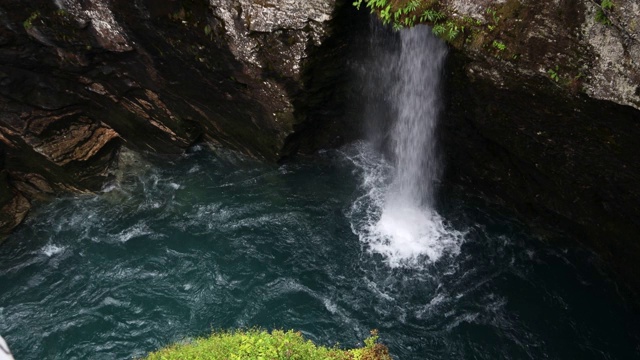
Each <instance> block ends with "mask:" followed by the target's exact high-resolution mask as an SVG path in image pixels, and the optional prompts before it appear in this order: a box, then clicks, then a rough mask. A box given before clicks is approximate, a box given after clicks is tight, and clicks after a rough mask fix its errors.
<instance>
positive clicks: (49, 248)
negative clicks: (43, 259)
mask: <svg viewBox="0 0 640 360" xmlns="http://www.w3.org/2000/svg"><path fill="white" fill-rule="evenodd" d="M66 248H67V247H66V246H58V245H55V244H47V245H46V246H45V247H43V248H42V253H43V254H45V255H47V256H48V257H52V256H53V255H56V254H60V253H61V252H63V251H64V250H65V249H66Z"/></svg>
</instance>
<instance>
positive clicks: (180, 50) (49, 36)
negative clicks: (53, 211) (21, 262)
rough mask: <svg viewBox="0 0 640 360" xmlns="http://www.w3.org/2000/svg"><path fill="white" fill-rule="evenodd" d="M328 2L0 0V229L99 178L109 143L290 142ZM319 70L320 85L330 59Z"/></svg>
mask: <svg viewBox="0 0 640 360" xmlns="http://www.w3.org/2000/svg"><path fill="white" fill-rule="evenodd" d="M337 8H338V9H344V8H345V7H344V6H338V7H337ZM274 9H276V10H277V9H281V10H282V11H284V12H285V13H289V14H290V16H283V14H281V13H273V11H274ZM282 11H281V12H282ZM335 11H337V10H336V2H335V0H314V1H311V2H299V1H290V0H273V1H266V2H256V3H254V2H250V1H245V0H228V1H226V0H225V1H217V0H216V1H213V0H211V1H207V0H181V1H175V0H136V1H124V0H112V1H111V0H86V1H79V0H55V1H54V0H29V1H27V0H6V1H3V2H2V3H1V4H0V149H2V152H1V153H0V155H1V156H0V159H2V161H1V162H0V165H1V167H0V174H1V176H0V189H1V190H2V194H1V195H0V208H1V209H2V216H0V235H1V234H6V233H7V232H8V231H9V230H10V229H11V228H13V227H15V226H16V225H17V224H18V223H20V221H21V220H22V219H23V218H24V214H26V211H27V210H28V208H29V203H30V202H32V201H33V200H37V199H44V198H47V197H49V196H52V195H55V194H59V193H61V192H67V191H72V192H88V191H95V190H98V189H100V187H101V186H102V185H103V184H104V182H105V181H106V180H107V179H108V178H109V176H110V172H111V169H112V168H113V167H114V166H115V165H116V163H117V154H118V151H119V149H120V147H121V146H126V147H127V148H130V149H133V150H136V151H139V152H144V153H149V154H156V155H169V156H171V155H176V154H180V153H182V152H183V151H184V150H185V149H186V148H188V147H189V146H190V145H191V144H193V143H194V142H196V141H201V140H204V141H208V142H210V143H212V144H214V145H218V146H224V147H227V148H231V149H235V150H238V151H241V152H243V153H246V154H248V155H250V156H254V157H257V158H262V159H266V160H270V161H276V160H278V159H280V158H282V157H284V156H286V155H287V153H288V152H293V151H297V149H299V148H300V146H299V145H297V144H296V143H307V142H306V140H305V137H304V136H303V137H293V138H290V136H291V135H292V133H293V132H294V128H297V127H304V126H306V125H305V124H306V123H308V122H309V117H308V116H307V113H306V111H307V110H311V108H313V109H314V111H319V112H322V110H321V108H322V107H326V106H327V105H324V104H322V103H318V104H316V105H317V106H313V107H308V108H304V109H303V108H302V107H300V109H294V106H293V104H294V102H297V103H302V102H304V101H300V100H299V99H300V98H302V97H303V96H304V97H306V98H308V97H309V95H307V94H313V93H316V92H317V91H318V88H319V87H320V86H319V85H318V86H316V85H313V84H311V85H309V86H307V85H306V83H307V82H309V83H311V82H314V83H320V82H318V81H315V80H313V81H312V79H313V78H317V77H319V76H321V74H320V72H318V70H314V69H312V68H311V67H313V66H316V67H317V66H319V65H320V64H321V63H320V62H313V61H310V60H308V58H309V54H311V53H312V52H313V53H315V54H329V55H327V56H328V57H330V58H331V59H332V60H336V61H338V60H339V58H344V57H345V56H346V54H345V53H341V52H337V51H336V50H335V48H337V47H340V46H341V44H340V42H335V41H334V42H333V43H331V44H329V45H325V44H324V40H326V38H327V37H328V36H329V34H330V32H332V31H334V30H335V31H340V29H339V26H338V25H339V24H337V23H336V21H332V19H333V17H334V15H335V14H334V12H335ZM342 18H343V17H342ZM343 24H344V22H343ZM340 26H342V25H340ZM247 44H248V45H251V44H253V45H255V46H248V45H247ZM243 46H244V47H243ZM325 75H326V76H325V77H324V78H323V80H322V84H323V85H322V86H326V85H327V84H329V83H331V81H332V76H337V73H334V74H333V75H331V74H325ZM314 89H315V90H314ZM322 96H324V95H322ZM322 96H320V97H322ZM327 138H328V137H327ZM320 146H322V144H320V143H317V144H314V145H313V146H309V147H308V149H307V150H308V151H309V152H310V151H313V150H314V149H316V148H318V147H320Z"/></svg>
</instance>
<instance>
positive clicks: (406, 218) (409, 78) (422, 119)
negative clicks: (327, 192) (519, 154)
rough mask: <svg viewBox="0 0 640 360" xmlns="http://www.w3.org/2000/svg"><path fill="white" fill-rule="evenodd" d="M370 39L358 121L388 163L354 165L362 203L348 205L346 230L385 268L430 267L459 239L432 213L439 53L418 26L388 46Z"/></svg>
mask: <svg viewBox="0 0 640 360" xmlns="http://www.w3.org/2000/svg"><path fill="white" fill-rule="evenodd" d="M380 31H381V30H378V32H380ZM374 36H378V37H380V36H382V40H380V38H374V39H373V40H372V45H371V47H372V48H371V51H370V53H371V54H370V56H371V57H373V59H371V61H369V62H368V65H367V66H365V67H364V73H365V86H364V92H365V93H366V94H365V95H366V97H367V99H368V100H367V104H366V107H367V109H366V111H365V114H366V116H367V117H368V118H370V120H371V122H372V123H373V124H375V125H377V126H372V129H374V131H372V137H373V138H376V139H384V141H385V142H386V143H387V146H386V147H387V148H388V153H389V156H388V159H389V160H384V158H383V157H381V156H380V155H377V154H376V152H375V151H374V150H372V149H370V148H369V149H367V150H361V152H360V154H359V156H358V157H357V159H356V160H355V162H356V164H358V165H360V167H361V168H362V169H363V170H364V183H363V187H364V188H365V191H366V195H365V196H363V197H361V198H359V199H358V200H357V201H356V202H355V203H354V206H353V209H352V210H353V211H352V228H353V230H354V232H355V233H356V234H358V235H359V236H360V239H361V240H362V241H363V242H365V243H366V244H367V245H368V247H369V249H370V250H372V251H373V252H376V253H379V254H382V255H383V256H385V258H386V261H387V262H388V263H389V265H391V266H416V265H421V264H425V263H431V262H435V261H436V260H438V259H439V258H440V257H441V256H443V255H444V254H447V253H456V252H457V251H458V250H459V243H460V239H461V237H462V235H461V234H459V233H456V232H454V231H450V230H448V229H447V228H446V226H445V224H444V222H443V220H442V218H441V217H440V216H439V215H438V214H437V212H436V211H435V210H434V185H435V181H436V180H437V178H438V174H439V164H438V156H437V151H436V149H437V148H436V139H435V137H436V134H435V130H436V127H437V121H438V116H439V114H440V112H441V98H440V87H441V84H440V82H441V78H442V70H443V65H444V60H445V58H446V54H447V49H446V46H445V44H444V43H443V42H442V41H441V40H440V39H437V38H436V37H435V36H433V35H432V34H431V31H430V29H429V28H428V27H426V26H416V27H414V28H411V29H404V30H401V31H400V33H399V36H398V37H393V38H392V42H393V43H390V42H389V35H388V34H386V35H385V34H384V33H383V34H382V35H381V34H379V33H378V34H377V35H375V34H374ZM397 43H399V46H398V44H397ZM380 117H383V118H384V119H380ZM381 124H386V126H385V125H381ZM381 131H382V132H384V134H382V135H381V134H380V133H379V132H381ZM372 156H373V157H376V156H377V159H378V160H375V161H372V160H371V157H372ZM363 159H367V160H363ZM385 169H386V170H385Z"/></svg>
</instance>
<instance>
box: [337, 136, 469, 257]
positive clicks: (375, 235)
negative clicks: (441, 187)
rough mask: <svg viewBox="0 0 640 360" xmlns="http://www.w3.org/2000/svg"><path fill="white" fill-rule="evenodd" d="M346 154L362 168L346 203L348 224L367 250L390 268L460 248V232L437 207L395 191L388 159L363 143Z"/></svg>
mask: <svg viewBox="0 0 640 360" xmlns="http://www.w3.org/2000/svg"><path fill="white" fill-rule="evenodd" d="M350 151H356V152H357V153H358V154H357V155H356V156H349V155H347V158H348V159H349V160H350V161H352V162H353V164H354V165H356V167H357V168H359V169H361V170H362V177H363V179H362V190H364V192H365V194H364V195H363V196H361V197H360V198H358V199H357V200H356V201H355V202H354V204H353V205H352V209H351V214H350V218H351V222H352V230H353V232H354V233H355V234H356V235H358V237H359V238H360V241H361V242H362V243H364V244H365V245H366V246H367V249H368V251H370V252H372V253H377V254H380V255H382V256H383V257H384V261H385V262H386V263H387V264H388V265H389V266H390V267H393V268H396V267H422V266H424V265H428V264H431V263H433V262H436V261H438V260H439V259H440V258H442V257H443V256H447V255H449V256H455V255H457V254H459V252H460V245H461V243H462V240H463V238H464V234H463V233H461V232H459V231H456V230H453V229H450V228H449V227H448V226H447V225H446V224H445V222H444V219H442V217H441V216H440V215H438V213H437V212H436V211H435V210H433V209H430V208H428V207H427V206H421V205H417V204H416V202H415V201H412V200H411V199H407V198H405V197H402V196H396V195H395V192H394V191H393V186H394V184H393V183H390V181H389V178H390V176H391V174H390V172H389V171H388V169H389V168H390V165H389V164H388V163H387V162H386V161H385V160H384V158H383V157H382V156H380V155H378V154H376V153H375V152H374V151H372V147H371V145H369V144H366V143H360V144H357V145H356V146H355V149H354V150H350Z"/></svg>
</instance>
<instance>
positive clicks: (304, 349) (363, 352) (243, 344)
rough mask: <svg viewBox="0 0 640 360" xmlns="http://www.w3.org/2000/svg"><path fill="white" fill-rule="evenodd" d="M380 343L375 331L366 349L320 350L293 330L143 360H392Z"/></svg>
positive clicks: (198, 344) (236, 337)
mask: <svg viewBox="0 0 640 360" xmlns="http://www.w3.org/2000/svg"><path fill="white" fill-rule="evenodd" d="M378 339H379V335H378V332H377V331H376V330H373V331H371V336H370V337H369V338H367V339H366V340H365V341H364V347H361V348H355V349H348V350H343V349H340V348H338V347H333V348H327V347H324V346H317V345H315V344H314V343H313V342H312V341H311V340H306V339H305V338H304V337H303V336H302V334H301V333H300V332H297V331H293V330H289V331H286V332H285V331H282V330H274V331H272V332H271V333H269V332H268V331H266V330H261V329H251V330H237V331H230V332H214V333H213V334H212V335H211V336H209V337H207V338H199V339H195V340H193V341H190V342H188V343H182V344H174V345H170V346H168V347H166V348H163V349H160V350H158V351H155V352H152V353H150V354H149V355H148V356H147V357H145V358H144V359H143V360H174V359H175V360H177V359H180V360H196V359H198V360H208V359H211V360H221V359H229V360H236V359H237V360H240V359H243V360H244V359H255V360H391V359H392V358H391V356H390V355H389V350H388V349H387V347H386V346H384V345H382V344H380V343H378Z"/></svg>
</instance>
